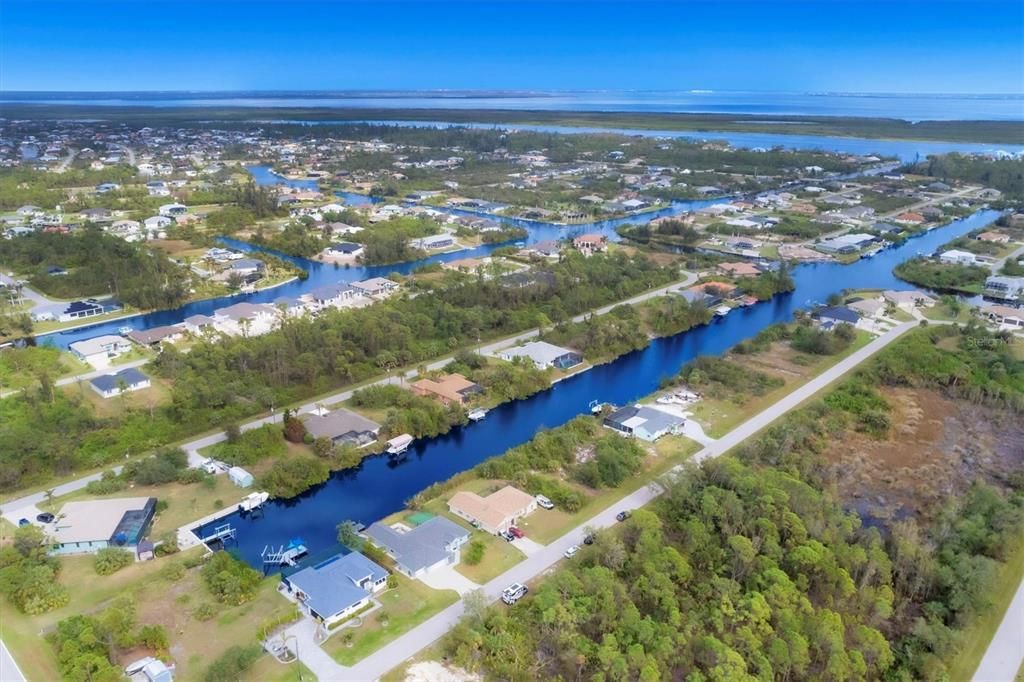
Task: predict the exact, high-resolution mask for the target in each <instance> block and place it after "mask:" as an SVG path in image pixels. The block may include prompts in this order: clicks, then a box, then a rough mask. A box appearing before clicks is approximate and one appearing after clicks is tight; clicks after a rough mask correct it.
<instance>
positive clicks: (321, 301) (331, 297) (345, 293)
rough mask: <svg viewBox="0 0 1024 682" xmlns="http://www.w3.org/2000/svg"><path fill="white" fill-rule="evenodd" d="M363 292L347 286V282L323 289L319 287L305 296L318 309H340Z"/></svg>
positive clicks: (328, 285) (326, 286) (323, 287)
mask: <svg viewBox="0 0 1024 682" xmlns="http://www.w3.org/2000/svg"><path fill="white" fill-rule="evenodd" d="M360 293H361V292H360V291H359V289H357V288H355V287H353V286H351V285H349V284H346V283H345V282H338V283H337V284H327V285H325V286H322V287H317V288H316V289H313V291H311V292H309V293H308V294H305V295H304V296H303V298H304V299H306V300H308V301H309V302H310V303H312V304H313V305H314V306H316V307H317V308H328V307H335V308H337V307H340V306H341V305H343V304H344V303H345V301H349V300H351V299H353V298H355V297H356V296H358V295H359V294H360Z"/></svg>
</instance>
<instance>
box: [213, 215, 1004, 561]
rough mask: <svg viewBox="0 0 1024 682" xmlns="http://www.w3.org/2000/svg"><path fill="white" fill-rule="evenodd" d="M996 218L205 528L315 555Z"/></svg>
mask: <svg viewBox="0 0 1024 682" xmlns="http://www.w3.org/2000/svg"><path fill="white" fill-rule="evenodd" d="M998 216H999V213H998V212H997V211H991V210H983V211H979V212H978V213H975V214H973V215H971V216H968V217H966V218H964V219H961V220H957V221H955V222H953V223H951V224H950V225H948V226H946V227H943V228H939V229H936V230H933V231H931V232H929V233H926V234H924V235H922V236H920V237H917V238H914V239H911V240H909V241H907V242H906V243H905V244H903V245H902V246H900V247H897V248H893V249H889V250H886V251H882V252H880V253H879V254H877V255H876V256H874V257H872V258H868V259H864V260H861V261H858V262H857V263H854V264H852V265H839V264H836V263H820V264H807V265H801V266H798V267H796V268H795V269H794V271H793V278H794V280H795V283H796V290H795V291H794V292H793V293H791V294H787V295H783V296H777V297H776V298H775V299H773V300H771V301H767V302H764V303H760V304H757V305H754V306H750V307H747V308H740V309H736V310H734V311H733V312H732V313H730V314H729V315H728V316H727V317H725V318H724V319H719V320H716V321H714V322H712V323H711V324H709V325H707V326H703V327H698V328H696V329H692V330H690V331H688V332H684V333H682V334H678V335H676V336H672V337H667V338H662V339H657V340H655V341H653V342H652V343H651V345H650V346H648V347H647V348H645V349H643V350H640V351H636V352H633V353H629V354H628V355H624V356H622V357H620V358H619V359H617V360H615V361H614V362H610V363H608V364H605V365H600V366H597V367H594V368H593V369H591V370H589V371H587V372H584V373H582V374H578V375H574V376H572V377H570V378H568V379H566V380H564V381H562V382H559V383H557V384H555V385H554V386H552V387H551V388H550V389H549V390H546V391H543V392H541V393H538V394H536V395H535V396H533V397H531V398H528V399H526V400H521V401H516V402H512V403H506V404H504V405H501V406H499V407H497V408H495V409H493V410H491V411H490V413H489V414H488V415H487V417H486V418H485V419H484V420H483V421H481V422H477V423H473V424H470V425H468V426H465V427H459V428H455V429H454V430H453V431H451V432H450V433H448V434H446V435H444V436H441V437H439V438H434V439H429V440H421V441H418V442H417V443H415V444H414V445H413V447H411V448H410V450H409V455H408V457H407V458H406V459H405V460H404V461H402V462H400V463H395V462H392V461H390V460H389V458H388V457H386V456H383V455H382V456H375V457H370V458H368V459H366V460H364V461H363V463H362V464H361V465H360V466H359V467H357V468H354V469H348V470H345V471H339V472H336V473H334V474H333V475H332V476H331V478H330V479H329V480H328V481H327V482H325V483H323V484H322V485H319V486H316V487H315V488H313V489H311V490H309V491H307V492H306V493H304V494H302V495H300V496H298V497H295V498H292V499H288V500H274V501H272V502H270V503H268V504H267V505H266V507H265V510H264V513H263V514H262V515H259V516H253V517H249V516H242V515H240V514H238V513H237V512H236V513H233V514H231V515H229V516H227V517H226V518H224V519H221V520H219V521H217V522H215V523H214V524H211V525H219V524H222V523H230V524H231V525H232V526H234V527H235V528H236V529H237V539H238V545H237V550H238V552H239V553H240V555H241V556H242V557H243V558H244V559H245V560H246V561H248V562H249V563H251V564H252V565H253V566H256V567H257V568H262V563H261V559H260V555H261V553H262V552H263V550H264V548H265V547H266V546H268V545H272V546H275V547H276V546H279V545H284V544H287V543H288V542H289V541H290V540H291V539H293V538H296V537H300V538H302V540H303V541H304V542H305V544H306V546H307V547H309V548H310V550H311V552H312V553H313V554H314V555H315V556H318V557H320V556H323V554H324V553H325V552H329V551H333V550H335V549H336V537H335V536H336V530H335V528H336V526H337V524H338V523H339V522H341V521H343V520H353V521H357V522H361V523H365V524H370V523H372V522H373V521H376V520H378V519H381V518H383V517H384V516H387V515H388V514H391V513H394V512H395V511H398V510H399V509H401V508H402V507H403V506H404V504H405V501H406V500H408V499H409V498H411V497H412V496H413V495H415V494H416V493H417V492H419V491H420V490H423V489H424V488H426V487H427V486H429V485H431V484H432V483H436V482H438V481H443V480H446V479H448V478H450V477H451V476H453V475H454V474H456V473H459V472H461V471H465V470H466V469H469V468H471V467H473V466H474V465H476V464H478V463H480V462H482V461H484V460H485V459H487V458H489V457H493V456H495V455H499V454H501V453H503V452H505V451H506V450H508V449H509V448H512V447H514V446H516V445H520V444H522V443H525V442H526V441H528V440H530V438H532V437H533V435H534V434H536V433H537V432H538V431H539V430H541V429H544V428H551V427H556V426H559V425H561V424H564V423H565V422H567V421H569V420H570V419H572V418H573V417H575V416H577V415H579V414H581V413H586V412H587V404H588V403H589V402H590V401H591V400H595V399H596V400H600V401H602V402H610V403H615V404H619V405H622V404H627V403H630V402H631V401H634V400H636V399H638V398H640V397H642V396H645V395H647V394H649V393H651V392H653V391H655V390H656V389H657V388H658V386H659V382H660V381H661V380H662V379H663V378H665V377H669V376H672V375H674V374H675V373H677V372H678V371H679V369H680V368H681V367H682V366H683V365H684V364H685V363H686V362H688V361H690V360H692V359H694V358H696V357H697V356H699V355H718V354H721V353H723V352H724V351H725V350H727V349H728V348H730V347H732V346H733V345H735V344H736V343H738V342H740V341H742V340H744V339H748V338H750V337H752V336H754V335H755V334H757V333H758V332H759V331H761V330H762V329H764V328H765V327H767V326H769V325H771V324H774V323H776V322H782V321H786V320H790V319H791V318H792V316H793V313H794V311H796V310H797V309H800V308H806V307H807V306H809V305H811V304H812V303H814V302H823V301H825V300H826V299H827V298H828V296H829V295H830V294H832V293H835V292H838V291H840V290H841V289H844V288H886V289H888V288H891V289H907V288H908V286H907V285H906V284H905V283H903V282H901V281H900V280H898V279H896V278H895V277H894V276H893V274H892V268H893V267H894V266H895V265H896V264H897V263H900V262H902V261H903V260H906V259H907V258H910V257H912V256H913V255H915V254H916V253H918V252H925V253H927V252H931V251H933V250H935V249H936V248H938V247H939V246H940V245H942V244H943V243H945V242H946V241H948V240H950V239H953V238H955V237H958V236H960V235H963V234H966V233H967V232H969V231H970V230H973V229H977V228H979V227H982V226H984V225H986V224H988V223H990V222H992V221H993V220H995V219H996V218H997V217H998Z"/></svg>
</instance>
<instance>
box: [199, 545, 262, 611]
mask: <svg viewBox="0 0 1024 682" xmlns="http://www.w3.org/2000/svg"><path fill="white" fill-rule="evenodd" d="M202 575H203V582H205V583H206V587H207V588H208V589H209V590H210V594H212V595H213V596H214V597H215V598H216V599H217V601H219V602H221V603H222V604H231V605H237V604H244V603H245V602H247V601H249V600H250V599H252V598H253V597H254V596H256V591H257V590H258V589H259V586H260V581H261V580H262V579H263V576H261V575H260V574H259V572H258V571H255V570H253V569H252V568H250V567H249V566H247V565H246V564H244V563H243V562H242V561H240V560H239V559H236V558H235V557H233V556H231V555H230V554H228V553H227V552H217V553H216V554H214V555H213V556H212V557H210V558H209V560H208V561H207V562H206V565H205V566H203V571H202Z"/></svg>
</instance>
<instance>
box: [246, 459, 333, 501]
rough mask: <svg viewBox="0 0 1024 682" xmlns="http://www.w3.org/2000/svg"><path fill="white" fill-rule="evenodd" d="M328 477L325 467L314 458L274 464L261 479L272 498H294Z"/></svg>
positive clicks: (286, 460)
mask: <svg viewBox="0 0 1024 682" xmlns="http://www.w3.org/2000/svg"><path fill="white" fill-rule="evenodd" d="M329 476H330V470H329V469H328V468H327V465H326V464H325V463H324V462H322V461H321V460H319V459H317V458H315V457H293V458H290V459H282V460H278V461H276V462H274V466H273V467H271V469H270V471H268V472H267V473H266V474H265V475H264V476H263V479H262V484H263V488H264V490H266V491H267V492H268V493H270V494H271V495H272V496H273V497H295V496H296V495H298V494H299V493H301V492H304V491H306V490H308V489H309V488H311V487H313V486H314V485H316V484H317V483H323V482H324V481H326V480H327V479H328V477H329Z"/></svg>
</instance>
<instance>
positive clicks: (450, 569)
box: [420, 566, 480, 597]
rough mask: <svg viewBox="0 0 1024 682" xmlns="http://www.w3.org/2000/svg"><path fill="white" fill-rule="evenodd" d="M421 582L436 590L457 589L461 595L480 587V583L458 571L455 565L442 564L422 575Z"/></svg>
mask: <svg viewBox="0 0 1024 682" xmlns="http://www.w3.org/2000/svg"><path fill="white" fill-rule="evenodd" d="M420 582H421V583H423V584H424V585H426V586H427V587H432V588H434V589H435V590H455V591H456V592H458V593H459V596H460V597H461V596H463V595H464V594H467V593H469V592H472V591H473V590H477V589H480V586H479V585H477V584H476V583H475V582H473V581H472V580H470V579H469V578H467V577H466V576H464V575H462V574H461V573H459V572H458V571H456V570H455V567H454V566H442V567H441V568H437V569H434V570H433V571H430V572H429V573H427V574H426V575H423V576H420Z"/></svg>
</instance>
